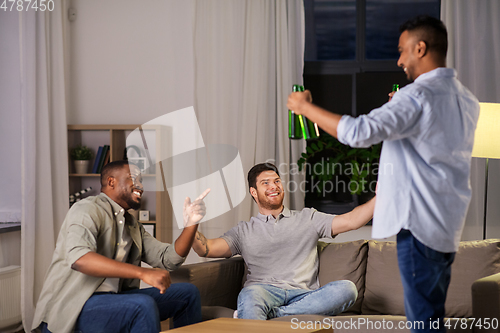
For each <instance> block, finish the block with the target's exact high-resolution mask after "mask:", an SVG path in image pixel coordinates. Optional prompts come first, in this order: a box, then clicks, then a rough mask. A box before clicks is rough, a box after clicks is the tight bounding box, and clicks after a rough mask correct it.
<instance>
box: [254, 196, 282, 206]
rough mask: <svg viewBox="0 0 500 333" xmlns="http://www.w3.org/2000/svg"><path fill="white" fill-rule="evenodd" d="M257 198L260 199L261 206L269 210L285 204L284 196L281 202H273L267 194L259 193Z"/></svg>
mask: <svg viewBox="0 0 500 333" xmlns="http://www.w3.org/2000/svg"><path fill="white" fill-rule="evenodd" d="M282 193H283V192H282ZM280 195H281V193H280ZM257 199H258V203H259V206H261V207H262V208H264V209H267V210H276V209H278V208H280V207H281V206H283V197H282V198H281V200H280V202H278V203H272V202H270V201H269V200H268V199H267V197H266V196H265V194H260V193H257Z"/></svg>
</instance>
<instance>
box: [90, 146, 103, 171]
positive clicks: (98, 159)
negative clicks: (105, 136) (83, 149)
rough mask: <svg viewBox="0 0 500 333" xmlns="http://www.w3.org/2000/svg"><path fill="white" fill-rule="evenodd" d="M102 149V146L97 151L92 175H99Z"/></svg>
mask: <svg viewBox="0 0 500 333" xmlns="http://www.w3.org/2000/svg"><path fill="white" fill-rule="evenodd" d="M102 148H103V147H102V146H99V149H98V150H97V154H96V155H95V161H94V166H93V167H92V173H97V169H98V168H99V162H100V160H101V155H102Z"/></svg>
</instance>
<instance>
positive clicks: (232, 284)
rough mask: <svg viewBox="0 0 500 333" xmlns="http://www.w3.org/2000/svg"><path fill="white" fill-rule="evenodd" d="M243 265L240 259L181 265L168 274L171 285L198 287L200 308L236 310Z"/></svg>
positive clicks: (243, 269)
mask: <svg viewBox="0 0 500 333" xmlns="http://www.w3.org/2000/svg"><path fill="white" fill-rule="evenodd" d="M244 271H245V264H244V261H243V259H242V258H241V257H233V258H230V259H222V260H215V261H207V262H201V263H196V264H189V265H183V266H181V267H179V268H178V269H177V270H175V271H173V272H171V273H170V276H171V278H172V283H179V282H189V283H192V284H194V285H195V286H196V287H198V290H199V291H200V295H201V305H202V306H214V305H215V306H224V307H228V308H231V309H236V304H237V303H236V302H237V299H238V294H239V292H240V290H241V285H242V279H243V274H244Z"/></svg>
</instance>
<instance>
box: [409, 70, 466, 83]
mask: <svg viewBox="0 0 500 333" xmlns="http://www.w3.org/2000/svg"><path fill="white" fill-rule="evenodd" d="M436 76H441V77H455V76H457V72H456V71H455V70H454V69H453V68H447V67H438V68H436V69H433V70H432V71H429V72H426V73H424V74H420V75H419V77H417V78H416V79H415V82H419V81H422V80H428V79H431V78H433V77H436Z"/></svg>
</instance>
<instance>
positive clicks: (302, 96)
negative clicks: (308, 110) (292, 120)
mask: <svg viewBox="0 0 500 333" xmlns="http://www.w3.org/2000/svg"><path fill="white" fill-rule="evenodd" d="M304 102H309V103H311V102H312V96H311V92H310V91H309V90H306V91H304V92H299V91H297V92H293V93H291V94H290V95H288V101H287V103H286V106H287V107H288V109H289V110H293V112H295V114H302V110H301V106H302V105H303V103H304Z"/></svg>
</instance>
